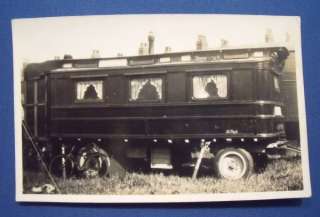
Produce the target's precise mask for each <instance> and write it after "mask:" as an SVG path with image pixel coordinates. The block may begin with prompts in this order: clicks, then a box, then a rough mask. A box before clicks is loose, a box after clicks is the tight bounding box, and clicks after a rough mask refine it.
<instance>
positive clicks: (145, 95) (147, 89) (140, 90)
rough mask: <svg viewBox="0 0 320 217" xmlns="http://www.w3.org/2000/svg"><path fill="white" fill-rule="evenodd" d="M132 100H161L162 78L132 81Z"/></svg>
mask: <svg viewBox="0 0 320 217" xmlns="http://www.w3.org/2000/svg"><path fill="white" fill-rule="evenodd" d="M130 88H131V93H130V100H131V101H135V100H142V101H143V100H146V101H147V100H160V99H162V79H161V78H141V79H132V80H131V81H130Z"/></svg>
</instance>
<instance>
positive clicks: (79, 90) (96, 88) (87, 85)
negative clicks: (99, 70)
mask: <svg viewBox="0 0 320 217" xmlns="http://www.w3.org/2000/svg"><path fill="white" fill-rule="evenodd" d="M76 100H77V101H101V100H103V82H102V81H78V82H76Z"/></svg>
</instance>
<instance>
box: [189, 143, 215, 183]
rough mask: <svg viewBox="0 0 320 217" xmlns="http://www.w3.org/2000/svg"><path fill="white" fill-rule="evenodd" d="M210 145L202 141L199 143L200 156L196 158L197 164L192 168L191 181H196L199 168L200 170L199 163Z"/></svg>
mask: <svg viewBox="0 0 320 217" xmlns="http://www.w3.org/2000/svg"><path fill="white" fill-rule="evenodd" d="M210 144H211V142H205V141H202V142H201V145H200V147H201V150H200V154H199V156H198V159H197V163H196V166H195V167H194V170H193V174H192V179H196V178H197V174H198V171H199V168H200V165H201V161H202V158H203V155H204V153H205V152H206V151H209V149H210V148H209V145H210Z"/></svg>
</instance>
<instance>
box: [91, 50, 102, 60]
mask: <svg viewBox="0 0 320 217" xmlns="http://www.w3.org/2000/svg"><path fill="white" fill-rule="evenodd" d="M91 58H93V59H95V58H100V51H99V50H92V54H91Z"/></svg>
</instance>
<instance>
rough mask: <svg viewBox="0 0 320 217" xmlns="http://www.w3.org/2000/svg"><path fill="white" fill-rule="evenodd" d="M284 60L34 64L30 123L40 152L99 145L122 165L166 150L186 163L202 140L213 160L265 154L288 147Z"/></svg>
mask: <svg viewBox="0 0 320 217" xmlns="http://www.w3.org/2000/svg"><path fill="white" fill-rule="evenodd" d="M287 55H288V51H287V49H286V48H284V47H257V48H241V49H223V50H204V51H191V52H176V53H164V54H154V55H143V56H130V57H117V58H98V59H69V58H67V59H63V60H54V61H47V62H44V63H40V64H29V65H28V66H27V67H26V68H25V70H24V81H23V84H24V85H23V87H24V88H25V90H24V91H23V93H24V94H25V95H24V109H25V121H26V123H27V126H28V128H29V129H30V131H31V132H32V135H33V137H34V140H35V141H38V142H39V143H43V144H50V145H51V146H52V147H53V148H54V147H60V145H61V144H73V145H76V146H79V147H81V146H83V145H86V144H87V143H90V142H95V143H97V144H99V145H100V146H101V147H102V148H103V149H105V150H106V152H107V153H108V154H109V155H110V156H114V159H118V160H117V162H118V163H119V162H120V164H122V165H125V164H126V163H124V162H128V161H130V159H143V160H144V161H146V162H148V161H150V158H152V157H150V155H152V153H153V151H154V150H159V148H160V150H161V148H166V149H167V150H168V152H166V151H164V152H163V151H162V152H161V151H155V152H157V153H158V152H161V153H162V154H164V155H170V157H169V158H168V159H169V161H171V162H173V164H175V163H176V162H178V163H182V162H184V161H185V160H187V159H188V158H189V156H190V153H191V152H192V151H194V150H197V149H198V148H199V147H200V143H201V141H202V142H203V141H210V142H211V144H210V147H211V151H212V152H213V153H214V154H217V153H218V152H219V151H220V150H225V149H226V148H227V149H228V148H240V149H241V150H246V152H248V153H251V154H254V153H263V151H264V149H265V148H266V146H267V145H269V144H271V143H275V142H277V141H279V140H280V139H283V138H285V129H284V116H283V114H282V109H283V107H284V104H283V103H282V97H281V93H280V89H281V88H280V86H279V85H280V82H279V79H280V76H281V71H282V68H283V66H284V61H285V59H286V57H287ZM210 82H211V84H212V85H211V86H210V85H209V83H210ZM147 83H148V84H147ZM148 85H149V89H147V86H148ZM89 86H91V89H94V90H93V95H92V94H91V95H92V96H93V97H92V96H91V97H90V96H89V97H87V98H86V95H90V94H89V93H85V92H89V90H88V89H90V88H89ZM144 86H146V87H144ZM209 86H210V87H209ZM143 88H145V89H146V90H145V91H146V92H147V95H146V96H143V94H142V93H141V92H142V89H143ZM148 91H149V93H148ZM152 91H153V92H154V94H153V96H150V95H152V94H150V92H152ZM210 92H211V93H210ZM148 94H149V95H148ZM211 94H212V95H211ZM57 150H59V149H57ZM155 155H156V154H155ZM159 155H161V154H159ZM161 158H162V157H161V156H160V157H159V156H158V159H161ZM160 161H161V160H160ZM130 162H131V161H130ZM151 164H152V162H151ZM127 165H132V164H131V163H128V164H127Z"/></svg>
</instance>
